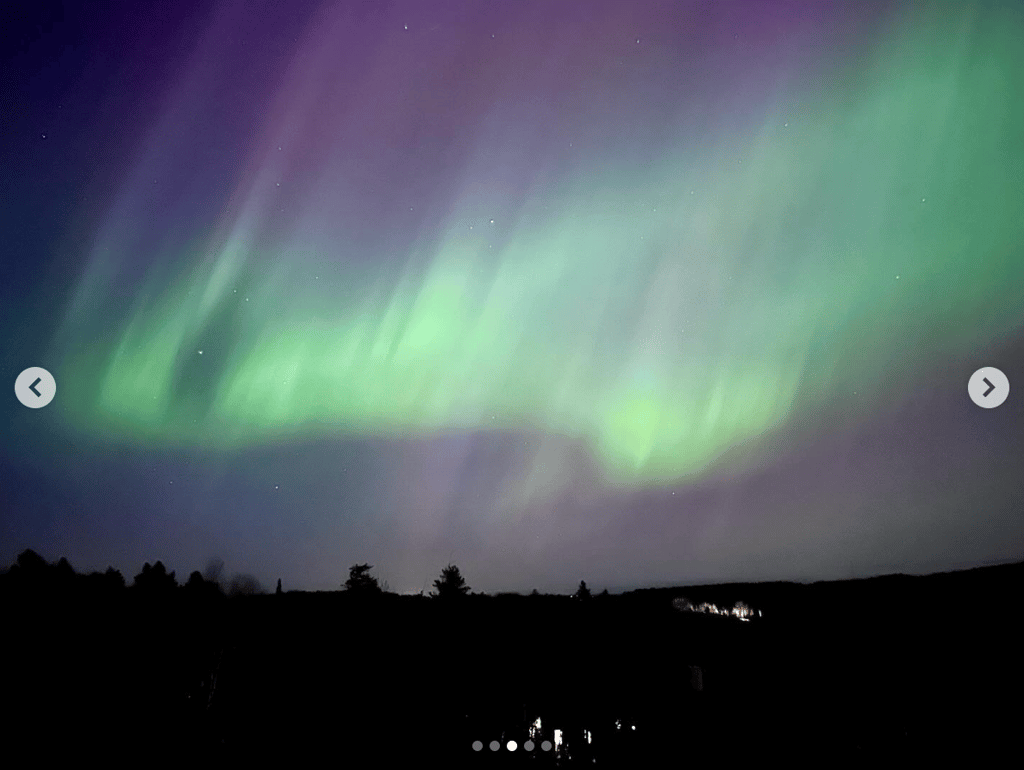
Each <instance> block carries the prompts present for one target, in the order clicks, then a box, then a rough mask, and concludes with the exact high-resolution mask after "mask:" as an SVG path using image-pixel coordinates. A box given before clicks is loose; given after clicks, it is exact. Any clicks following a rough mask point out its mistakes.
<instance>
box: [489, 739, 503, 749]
mask: <svg viewBox="0 0 1024 770" xmlns="http://www.w3.org/2000/svg"><path fill="white" fill-rule="evenodd" d="M500 748H501V744H500V743H498V742H497V741H491V751H497V750H498V749H500Z"/></svg>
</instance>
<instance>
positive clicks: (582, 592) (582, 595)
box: [573, 580, 590, 602]
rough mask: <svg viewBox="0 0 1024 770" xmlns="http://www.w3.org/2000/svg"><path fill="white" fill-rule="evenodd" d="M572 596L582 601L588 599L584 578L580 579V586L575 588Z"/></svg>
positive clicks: (588, 590) (588, 593)
mask: <svg viewBox="0 0 1024 770" xmlns="http://www.w3.org/2000/svg"><path fill="white" fill-rule="evenodd" d="M573 598H574V599H579V600H580V601H584V602H585V601H587V600H588V599H590V589H589V588H587V583H586V581H584V580H581V581H580V587H579V588H577V589H576V593H575V594H573Z"/></svg>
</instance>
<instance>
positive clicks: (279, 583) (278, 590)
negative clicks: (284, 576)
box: [274, 578, 282, 595]
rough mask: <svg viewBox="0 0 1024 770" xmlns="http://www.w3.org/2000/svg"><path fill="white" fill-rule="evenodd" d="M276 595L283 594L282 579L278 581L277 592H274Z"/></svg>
mask: <svg viewBox="0 0 1024 770" xmlns="http://www.w3.org/2000/svg"><path fill="white" fill-rule="evenodd" d="M274 593H276V594H278V595H280V594H281V593H282V591H281V578H278V579H277V590H276V591H274Z"/></svg>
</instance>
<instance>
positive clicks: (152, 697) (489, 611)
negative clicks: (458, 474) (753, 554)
mask: <svg viewBox="0 0 1024 770" xmlns="http://www.w3.org/2000/svg"><path fill="white" fill-rule="evenodd" d="M1022 575H1024V569H1022V566H1021V565H1012V566H1005V567H992V568H985V569H981V570H974V571H971V572H964V573H953V574H949V575H936V576H931V577H926V578H921V577H917V578H909V577H900V576H896V577H889V578H878V579H875V580H870V581H855V582H849V583H830V584H816V585H813V586H803V585H793V584H772V585H764V584H761V585H753V586H719V587H703V588H694V589H671V590H669V589H658V590H650V591H641V592H635V593H632V594H625V595H620V596H609V597H594V598H593V599H592V600H591V601H589V602H579V601H574V600H572V599H569V598H567V597H544V596H540V597H537V596H531V597H519V596H498V597H488V596H468V597H465V598H464V599H463V600H461V601H458V600H457V601H454V602H450V603H445V602H443V601H440V600H434V599H428V598H423V597H398V596H393V595H384V596H382V597H379V598H377V599H371V600H369V601H356V600H354V598H353V597H351V596H346V595H345V594H343V593H340V592H339V593H336V594H332V593H318V594H310V593H284V594H281V595H267V596H241V597H235V598H231V599H227V598H225V597H223V596H220V595H215V594H213V593H208V594H205V593H200V592H191V593H190V592H188V591H186V589H177V590H175V591H172V592H168V593H167V594H166V595H162V596H158V595H146V594H142V593H139V592H138V591H136V590H135V589H124V588H122V589H120V590H119V591H108V592H102V591H101V592H89V591H84V590H82V589H81V588H80V587H79V588H75V587H68V586H64V587H63V588H60V587H57V588H54V587H53V586H49V587H48V588H47V589H46V590H45V591H43V592H40V591H34V592H29V593H26V592H25V591H24V590H22V588H20V587H19V586H17V585H14V581H11V580H7V581H4V583H3V588H2V592H0V597H2V601H3V618H4V626H5V627H4V631H3V662H4V669H5V675H4V679H3V681H4V685H3V697H4V700H5V701H6V705H7V707H8V708H7V709H6V710H7V711H8V714H9V716H7V717H6V718H4V719H3V725H4V730H3V733H4V735H3V752H4V755H5V756H10V755H12V754H17V755H23V754H26V753H27V756H29V757H31V758H34V759H35V760H37V761H40V760H41V761H43V762H45V763H46V764H50V763H51V762H52V761H56V760H59V759H65V760H67V761H82V760H83V759H85V758H87V757H93V756H96V757H100V758H102V759H103V760H104V761H106V762H108V763H111V764H114V763H120V761H123V760H126V759H127V760H131V761H133V762H136V763H138V762H142V763H152V762H157V763H161V764H162V763H163V762H167V761H177V762H188V763H191V764H192V765H195V764H206V763H212V762H217V763H220V764H222V765H225V766H235V765H238V764H241V763H252V764H254V765H258V766H265V765H269V764H282V765H284V764H286V765H287V766H289V767H302V766H307V765H309V766H312V765H313V763H316V764H317V765H318V766H320V765H323V764H324V763H325V762H327V763H337V766H369V765H370V764H374V765H378V766H381V767H419V766H424V765H425V764H426V763H433V762H435V761H442V762H443V763H444V766H446V767H464V766H468V767H496V766H510V767H511V766H528V765H529V766H538V767H540V766H549V767H554V766H582V765H584V764H585V765H588V766H590V765H601V766H605V767H664V766H669V765H677V764H678V765H682V764H685V763H687V762H691V761H694V760H708V761H713V762H716V763H718V764H725V765H727V766H728V765H732V764H737V763H740V762H743V763H746V762H761V761H763V760H764V759H765V758H769V757H770V758H772V759H775V758H780V759H783V760H787V761H791V762H795V763H800V764H804V763H808V762H811V763H814V764H815V765H817V766H819V767H831V766H835V765H837V764H841V765H847V764H848V765H867V764H869V763H880V762H881V763H885V764H887V765H888V764H889V763H894V762H900V763H906V764H908V765H918V766H929V765H932V764H938V763H942V764H943V765H948V764H949V763H950V762H956V763H957V764H960V763H963V764H964V765H965V766H967V765H970V766H984V765H986V764H988V762H986V759H985V758H986V757H989V758H991V760H992V761H994V759H995V758H998V757H1000V756H1001V754H1002V753H1003V752H1004V751H1006V750H1007V749H1010V750H1011V751H1014V752H1015V751H1016V748H1015V746H1016V744H1017V738H1016V736H1017V734H1018V731H1019V728H1020V723H1021V717H1022V711H1021V706H1020V695H1021V684H1022V682H1024V677H1022V665H1021V657H1020V650H1021V637H1020V634H1019V631H1018V630H1017V627H1018V625H1019V624H1020V618H1019V617H1018V616H1019V614H1020V604H1019V596H1020V589H1021V583H1022ZM679 596H686V597H688V598H689V599H691V600H694V601H712V602H715V603H718V604H719V605H725V604H728V605H729V606H731V605H732V603H733V602H735V601H737V600H743V601H745V602H746V603H747V604H749V605H751V606H752V607H753V608H755V609H756V610H761V611H762V613H763V617H760V618H756V617H755V618H754V619H753V620H751V621H749V622H741V621H739V620H737V619H735V618H731V617H722V616H714V615H711V616H709V615H698V614H694V613H689V612H681V611H679V610H677V609H674V608H673V604H672V600H673V599H674V598H676V597H679ZM537 718H539V719H540V728H539V730H538V729H537V728H536V723H535V720H536V719H537ZM531 725H533V726H534V734H533V740H534V741H535V743H536V746H535V748H534V750H533V751H532V752H527V751H525V750H524V749H523V743H524V742H525V741H526V740H527V739H528V738H530V737H531V733H530V728H531ZM556 729H557V730H559V731H560V734H561V737H562V740H561V744H560V746H559V750H558V751H555V750H551V751H546V752H545V751H542V750H541V743H542V741H545V740H548V741H554V738H555V732H554V731H555V730H556ZM588 733H589V742H588V740H587V734H588ZM510 740H512V741H515V742H516V744H517V748H516V750H515V751H512V752H510V751H509V750H508V749H507V743H508V741H510ZM474 741H480V742H481V743H482V744H483V750H482V751H479V752H477V751H474V750H473V742H474ZM491 741H499V742H500V745H501V748H500V750H499V751H497V752H493V751H491V749H490V748H489V744H490V743H491ZM979 763H980V764H979Z"/></svg>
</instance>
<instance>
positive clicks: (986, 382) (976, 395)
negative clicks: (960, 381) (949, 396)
mask: <svg viewBox="0 0 1024 770" xmlns="http://www.w3.org/2000/svg"><path fill="white" fill-rule="evenodd" d="M967 394H968V395H969V396H970V397H971V401H973V402H974V403H975V404H977V405H978V406H980V407H981V408H982V409H994V408H995V407H997V406H999V405H1000V404H1001V403H1003V402H1004V401H1005V400H1006V397H1007V396H1009V395H1010V381H1009V380H1008V379H1007V378H1006V375H1005V374H1003V373H1002V372H1001V371H999V370H998V369H996V368H995V367H993V366H986V367H984V368H983V369H979V370H978V371H976V372H975V373H974V374H972V375H971V379H970V381H969V382H968V383H967Z"/></svg>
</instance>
